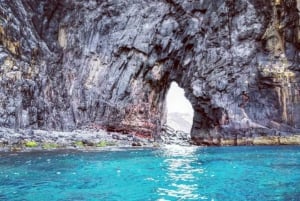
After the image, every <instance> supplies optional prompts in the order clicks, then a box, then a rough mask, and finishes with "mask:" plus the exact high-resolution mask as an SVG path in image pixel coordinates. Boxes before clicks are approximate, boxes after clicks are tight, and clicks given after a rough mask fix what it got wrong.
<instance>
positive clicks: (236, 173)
mask: <svg viewBox="0 0 300 201" xmlns="http://www.w3.org/2000/svg"><path fill="white" fill-rule="evenodd" d="M0 159H1V160H0V200H8V201H21V200H22V201H23V200H34V201H43V200H45V201H50V200H51V201H54V200H59V201H76V200H78V201H84V200H88V201H90V200H101V201H103V200H109V201H114V200H116V201H127V200H128V201H145V200H159V201H166V200H214V201H217V200H221V201H227V200H229V201H238V200H243V201H244V200H262V201H268V200H274V201H275V200H288V201H291V200H300V147H292V146H282V147H275V146H273V147H214V148H213V147H208V148H184V147H168V148H163V149H144V150H136V149H127V150H123V151H102V152H71V151H64V152H37V153H18V154H11V153H0Z"/></svg>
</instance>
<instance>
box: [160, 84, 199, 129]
mask: <svg viewBox="0 0 300 201" xmlns="http://www.w3.org/2000/svg"><path fill="white" fill-rule="evenodd" d="M166 108H167V113H166V115H167V117H166V120H167V121H166V124H167V125H168V126H170V127H172V128H173V129H175V130H180V131H184V132H186V133H191V129H192V125H193V118H194V109H193V107H192V104H191V103H190V101H189V100H188V99H187V98H186V97H185V95H184V89H182V88H181V87H179V86H178V84H177V83H176V82H174V81H173V82H172V83H171V85H170V88H169V90H168V92H167V97H166Z"/></svg>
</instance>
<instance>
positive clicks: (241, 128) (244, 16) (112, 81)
mask: <svg viewBox="0 0 300 201" xmlns="http://www.w3.org/2000/svg"><path fill="white" fill-rule="evenodd" d="M297 2H298V1H297ZM297 2H296V1H295V0H285V1H276V3H273V2H272V1H261V0H247V1H246V0H238V1H231V0H226V1H223V0H216V1H210V0H203V1H188V0H185V1H177V0H156V1H148V0H143V1H134V2H128V1H124V0H114V1H104V2H100V1H96V0H91V1H84V0H80V1H71V0H64V1H58V0H43V1H40V0H30V1H25V0H22V1H18V2H13V1H9V0H3V1H2V2H1V5H0V11H1V21H0V38H1V53H0V64H1V82H0V85H1V90H0V92H1V94H2V96H1V98H0V99H1V101H0V102H1V107H0V108H1V111H0V116H1V118H0V125H2V126H8V127H33V128H47V129H59V130H61V129H63V130H68V129H74V128H82V127H84V126H87V125H90V126H101V127H105V128H106V129H109V130H117V131H123V132H142V133H144V134H146V135H153V134H155V133H159V129H160V126H161V125H162V123H163V121H164V119H163V117H164V107H165V105H164V100H165V96H166V91H167V89H168V87H169V85H170V83H171V82H172V81H176V82H177V83H178V84H179V85H180V86H181V87H182V88H184V89H185V90H186V91H187V97H188V99H189V100H190V101H191V103H192V105H193V107H194V109H195V117H194V123H193V129H192V137H193V139H194V141H195V143H196V144H208V145H210V144H215V145H218V144H224V145H225V144H243V143H249V142H248V141H247V140H248V139H249V138H251V137H253V136H257V135H258V136H263V135H268V136H271V137H276V136H278V135H285V134H292V133H297V132H299V129H300V116H299V113H298V112H297V111H299V109H300V104H299V100H300V99H299V93H300V91H299V89H300V86H299V63H300V62H299V16H298V11H297V6H299V5H298V4H297ZM35 5H38V8H37V9H34V8H35V7H36V6H35ZM274 10H276V12H273V11H274ZM277 25H278V26H277ZM270 27H271V28H270ZM268 30H273V31H274V30H275V32H276V36H277V37H280V38H279V39H280V40H277V41H281V44H280V45H281V47H282V48H279V49H280V51H281V52H280V53H278V52H276V54H275V52H274V51H276V50H274V51H273V50H272V49H270V48H272V45H273V46H274V47H277V46H276V44H275V45H274V44H272V43H271V42H269V41H268V40H269V39H270V38H271V39H272V33H271V35H268V34H270V33H269V32H268ZM273 35H274V34H273ZM273 41H274V40H273ZM270 44H271V45H270ZM283 46H284V47H283ZM276 139H277V138H276ZM250 143H252V142H250Z"/></svg>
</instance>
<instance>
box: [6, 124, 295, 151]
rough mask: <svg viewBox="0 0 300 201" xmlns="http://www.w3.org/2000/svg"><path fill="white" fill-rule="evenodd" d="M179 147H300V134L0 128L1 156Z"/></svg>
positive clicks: (168, 128) (166, 127)
mask: <svg viewBox="0 0 300 201" xmlns="http://www.w3.org/2000/svg"><path fill="white" fill-rule="evenodd" d="M165 145H179V146H256V145H258V146H259V145H300V134H299V135H289V136H252V137H242V138H238V139H223V138H219V139H217V138H212V139H210V140H207V139H202V140H200V139H191V137H190V134H189V133H185V132H183V131H177V130H175V129H173V128H171V127H169V126H166V125H164V126H163V127H162V130H161V133H160V135H159V136H154V137H153V138H146V137H141V136H137V135H134V134H121V133H116V132H108V131H105V130H101V129H97V130H92V129H90V130H88V129H87V130H74V131H70V132H61V131H46V130H31V129H29V130H21V129H17V130H15V129H10V128H4V127H0V152H23V151H43V150H69V149H71V150H87V151H94V150H104V149H109V148H112V149H113V148H129V147H143V148H151V147H163V146H165Z"/></svg>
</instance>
